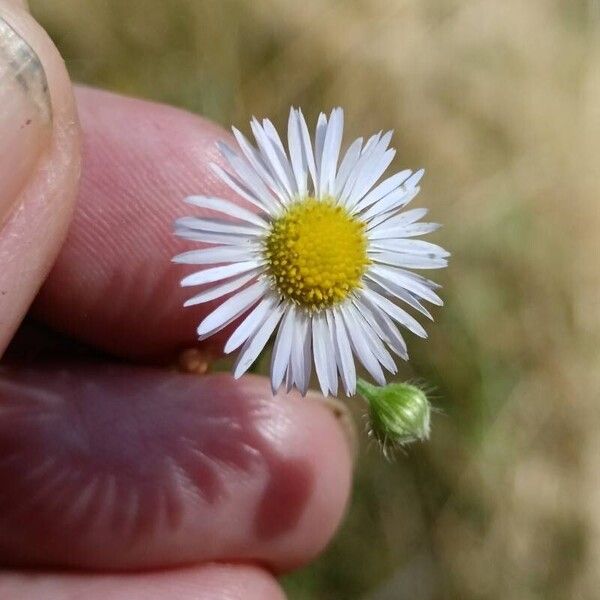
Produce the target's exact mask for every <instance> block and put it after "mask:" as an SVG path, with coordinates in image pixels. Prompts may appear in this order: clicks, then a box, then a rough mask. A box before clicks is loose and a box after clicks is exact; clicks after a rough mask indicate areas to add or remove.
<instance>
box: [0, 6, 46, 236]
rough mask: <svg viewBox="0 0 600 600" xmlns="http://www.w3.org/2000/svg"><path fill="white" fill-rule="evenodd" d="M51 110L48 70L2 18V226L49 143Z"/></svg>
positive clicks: (0, 67) (0, 23)
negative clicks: (45, 71)
mask: <svg viewBox="0 0 600 600" xmlns="http://www.w3.org/2000/svg"><path fill="white" fill-rule="evenodd" d="M51 132H52V109H51V104H50V94H49V92H48V84H47V81H46V74H45V73H44V67H43V66H42V63H41V62H40V59H39V57H38V55H37V54H36V53H35V51H34V50H33V48H32V47H31V46H30V45H29V44H28V43H27V42H26V41H25V40H24V39H23V38H22V37H21V36H20V35H19V34H18V33H17V32H16V31H15V30H14V29H13V28H12V27H11V26H10V25H9V24H8V23H7V22H6V21H5V20H4V19H3V18H2V17H0V226H1V225H2V223H3V222H4V220H5V219H6V217H7V215H8V214H9V213H10V211H11V209H12V207H13V203H14V202H15V201H16V199H17V197H18V195H19V192H20V190H21V189H22V188H23V187H24V185H25V183H26V182H27V180H28V178H29V176H30V175H31V173H32V171H33V170H34V169H35V167H36V165H37V162H38V160H39V158H40V155H41V154H42V152H43V151H44V150H45V149H46V148H47V146H48V144H49V142H50V136H51Z"/></svg>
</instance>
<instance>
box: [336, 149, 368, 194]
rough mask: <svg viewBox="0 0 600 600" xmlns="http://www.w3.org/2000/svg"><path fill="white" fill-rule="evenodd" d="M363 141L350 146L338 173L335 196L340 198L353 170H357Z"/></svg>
mask: <svg viewBox="0 0 600 600" xmlns="http://www.w3.org/2000/svg"><path fill="white" fill-rule="evenodd" d="M362 143H363V139H362V138H358V139H356V140H354V141H353V142H352V144H350V147H349V148H348V150H346V154H345V155H344V158H343V159H342V163H341V164H340V168H339V170H338V172H337V175H336V178H335V189H334V192H333V193H334V196H339V195H340V193H341V191H342V189H343V187H344V185H345V184H346V181H348V177H349V176H350V173H352V170H353V169H354V168H355V166H356V163H357V161H358V159H359V158H360V151H361V149H362Z"/></svg>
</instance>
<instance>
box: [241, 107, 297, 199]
mask: <svg viewBox="0 0 600 600" xmlns="http://www.w3.org/2000/svg"><path fill="white" fill-rule="evenodd" d="M250 127H251V128H252V133H253V134H254V138H255V139H256V143H257V145H258V147H259V149H260V153H261V156H262V158H263V161H264V164H265V166H266V167H267V169H268V170H269V172H270V173H271V175H272V176H273V179H274V181H275V182H276V184H277V186H278V188H279V192H280V193H281V194H282V196H283V197H284V198H287V199H288V200H289V199H290V198H291V197H292V196H293V191H292V187H291V185H290V181H289V179H288V176H287V173H286V171H285V168H284V165H283V160H282V158H281V157H280V156H279V154H278V152H277V149H276V148H275V146H274V145H273V143H272V141H271V139H270V138H269V136H268V135H267V133H266V132H265V130H264V129H263V127H262V125H261V124H260V123H259V122H258V121H257V120H256V119H254V118H253V119H252V122H251V123H250ZM284 158H285V157H284ZM285 160H286V161H287V159H285Z"/></svg>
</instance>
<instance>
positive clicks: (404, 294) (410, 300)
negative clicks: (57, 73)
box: [366, 271, 433, 321]
mask: <svg viewBox="0 0 600 600" xmlns="http://www.w3.org/2000/svg"><path fill="white" fill-rule="evenodd" d="M366 277H368V278H369V279H370V280H371V281H373V282H374V283H375V284H377V285H378V286H379V287H380V288H382V289H383V290H384V291H385V292H387V293H388V294H390V295H391V296H393V297H396V298H399V299H400V300H403V301H404V302H406V303H407V304H408V305H409V306H411V307H412V308H414V309H416V310H418V311H419V312H420V313H421V314H423V315H425V316H426V317H427V318H428V319H431V320H432V321H433V317H432V315H431V313H430V312H429V311H428V310H427V309H426V308H425V307H424V306H423V305H422V304H421V303H420V302H419V301H418V300H417V298H416V297H415V296H414V295H413V294H411V292H409V291H408V290H407V289H406V288H404V287H402V286H401V285H398V284H396V283H394V282H393V281H391V280H390V279H389V278H388V279H386V278H384V277H380V276H379V275H377V274H376V273H373V272H372V271H370V272H368V273H367V274H366Z"/></svg>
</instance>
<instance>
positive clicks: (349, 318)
mask: <svg viewBox="0 0 600 600" xmlns="http://www.w3.org/2000/svg"><path fill="white" fill-rule="evenodd" d="M352 309H353V307H352V305H351V304H348V305H345V306H341V307H340V308H339V314H341V316H342V318H343V320H344V322H345V325H346V329H347V332H348V335H349V336H350V341H351V342H352V348H353V349H354V354H356V356H357V358H358V360H360V362H361V363H362V364H363V366H364V367H365V369H367V371H368V372H369V373H370V374H371V377H373V379H374V380H375V381H376V382H377V383H378V384H379V385H385V375H384V374H383V370H382V368H381V365H380V364H379V361H378V360H377V358H376V357H375V355H374V354H373V351H372V350H371V347H370V344H369V342H370V339H369V336H368V333H367V331H366V329H365V327H363V325H362V323H361V322H359V321H358V319H357V318H356V316H355V314H354V311H353V310H352Z"/></svg>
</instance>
